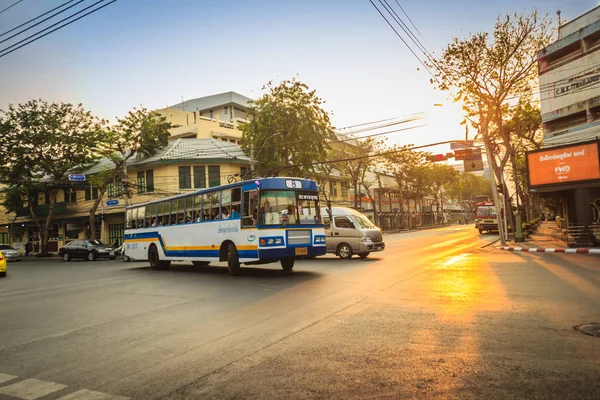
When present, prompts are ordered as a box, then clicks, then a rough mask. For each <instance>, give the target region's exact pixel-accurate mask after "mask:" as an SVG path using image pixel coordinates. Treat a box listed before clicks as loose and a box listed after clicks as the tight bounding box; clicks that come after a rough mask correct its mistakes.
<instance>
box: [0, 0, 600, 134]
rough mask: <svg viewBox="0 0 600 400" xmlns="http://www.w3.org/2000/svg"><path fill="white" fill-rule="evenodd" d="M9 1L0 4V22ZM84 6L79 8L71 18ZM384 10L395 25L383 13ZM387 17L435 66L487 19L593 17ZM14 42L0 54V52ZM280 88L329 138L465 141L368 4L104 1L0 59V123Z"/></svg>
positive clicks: (442, 9)
mask: <svg viewBox="0 0 600 400" xmlns="http://www.w3.org/2000/svg"><path fill="white" fill-rule="evenodd" d="M16 1H17V0H0V10H2V9H4V8H5V7H8V6H10V5H11V4H14V3H15V2H16ZM65 1H66V0H22V1H21V2H19V3H18V4H16V5H15V6H14V7H12V8H10V9H8V10H6V11H4V12H2V13H0V33H3V32H5V31H7V30H9V29H12V28H14V27H15V26H17V25H19V24H21V23H23V22H25V21H27V20H29V19H31V18H33V17H36V16H38V15H40V14H42V13H44V12H46V11H48V10H50V9H52V8H54V7H56V6H58V5H60V4H62V3H64V2H65ZM95 1H97V0H83V2H82V3H81V4H79V5H78V6H76V7H74V8H73V9H72V10H80V9H82V8H83V7H85V6H88V5H91V4H93V3H94V2H95ZM373 1H374V2H375V3H376V4H378V5H379V3H378V1H377V0H373ZM388 3H390V4H391V5H393V6H394V7H395V9H396V10H397V12H398V13H399V14H400V9H399V8H398V5H397V4H396V2H395V0H391V1H390V0H388ZM398 3H399V4H400V5H401V6H402V7H403V8H404V10H405V11H406V13H407V14H408V16H409V17H410V18H411V20H412V21H413V22H414V24H415V25H416V27H417V28H418V30H419V31H420V33H421V34H422V35H423V37H424V42H425V43H426V44H427V46H428V47H429V48H430V49H431V50H432V51H433V53H434V55H440V54H441V52H442V50H443V49H444V48H445V47H446V46H447V44H448V43H449V42H450V41H451V40H452V38H453V37H458V38H464V37H468V35H469V33H474V32H478V31H491V30H492V28H493V24H494V22H495V20H496V18H497V16H498V14H506V13H511V14H512V13H514V12H530V11H532V10H533V8H536V9H538V11H539V12H540V13H541V14H546V13H548V14H550V15H551V16H552V17H553V18H556V11H557V10H561V18H562V19H563V20H570V19H573V18H575V17H577V16H578V15H580V14H582V13H584V12H586V11H588V10H589V9H591V8H593V7H595V6H596V5H598V1H597V0H594V1H592V0H562V1H557V0H544V1H542V0H506V1H480V0H463V1H454V0H436V1H427V0H424V1H405V0H404V1H403V0H398ZM63 15H67V13H65V14H63ZM400 15H402V16H403V14H400ZM55 21H57V20H56V19H54V20H52V22H55ZM407 22H408V21H407ZM47 24H48V23H46V24H45V25H40V27H42V26H43V27H45V26H47ZM35 31H36V29H32V30H31V31H28V32H26V33H27V34H30V33H33V32H35ZM401 33H402V32H401ZM8 36H10V34H9V35H3V36H0V40H5V39H6V38H7V37H8ZM24 36H25V35H22V36H19V37H18V38H15V39H11V40H9V41H6V42H5V43H0V49H3V48H4V47H5V46H8V45H11V44H13V43H15V40H16V39H20V38H22V37H23V38H24ZM405 40H407V41H408V39H406V37H405ZM409 43H410V42H409ZM415 51H416V50H415ZM0 54H1V52H0ZM291 77H297V78H298V79H299V80H301V81H303V82H305V83H307V84H308V85H309V86H310V87H311V88H312V89H316V91H317V94H318V95H319V96H320V97H321V98H322V99H323V100H325V102H326V103H325V105H324V108H325V109H326V110H327V111H329V112H330V113H331V119H332V122H333V125H334V126H336V127H346V126H351V125H356V124H362V123H365V122H370V121H376V120H381V119H386V118H391V117H401V116H407V115H410V114H414V113H419V112H425V113H426V117H425V118H424V119H423V121H422V122H419V124H424V125H426V126H425V127H422V128H418V129H414V130H409V131H404V132H397V133H394V134H390V135H388V143H391V144H393V143H398V144H416V145H423V144H427V143H434V142H439V141H443V140H453V139H463V138H464V136H465V131H464V127H463V126H460V124H459V123H460V121H461V120H462V119H463V117H462V115H461V111H460V107H458V106H457V105H456V104H453V103H452V102H451V101H450V100H449V99H448V95H447V94H446V93H443V92H440V91H437V90H435V89H434V88H433V86H432V85H431V83H430V82H429V79H430V77H431V76H430V75H429V73H428V72H426V71H425V70H424V68H423V67H422V66H421V65H420V64H419V61H418V60H417V59H416V58H415V57H414V56H413V55H412V54H411V53H410V51H409V50H408V49H407V48H406V46H405V45H404V44H403V43H402V41H401V40H400V39H399V38H398V36H396V34H395V33H394V32H393V31H392V29H391V28H390V27H389V26H388V25H387V23H386V22H385V21H384V20H383V19H382V17H381V16H380V15H379V14H378V12H377V10H375V8H374V7H373V5H372V4H371V3H370V2H369V0H285V1H282V0H224V1H219V2H215V1H202V0H117V1H116V2H114V3H112V4H110V5H108V6H107V7H105V8H103V9H102V10H100V11H98V12H96V13H94V14H91V15H89V16H87V17H85V18H83V19H81V20H79V21H77V22H75V23H73V24H71V25H69V26H67V27H65V28H63V29H61V30H58V31H56V32H53V33H51V34H49V35H48V36H46V37H44V38H42V39H40V40H38V41H36V42H34V43H32V44H30V45H27V46H25V47H23V48H22V49H19V50H17V51H15V52H13V53H11V54H8V55H6V56H3V57H0V109H6V108H7V107H8V105H9V104H17V103H23V102H26V101H28V100H30V99H40V98H41V99H44V100H47V101H64V102H70V103H82V104H83V105H84V107H85V108H86V109H88V110H90V111H91V112H92V113H94V114H95V115H98V116H99V117H103V118H107V119H114V118H116V117H120V116H123V115H125V114H126V113H127V111H129V110H130V109H132V108H133V107H140V106H144V107H147V108H149V109H157V108H163V107H165V106H167V105H172V104H175V103H178V102H180V101H181V100H182V99H184V100H187V99H192V98H196V97H202V96H207V95H211V94H216V93H222V92H227V91H235V92H238V93H240V94H243V95H245V96H248V97H252V98H257V97H259V96H260V95H261V94H262V93H263V92H262V91H261V88H262V87H263V85H264V84H265V83H266V82H268V81H271V80H272V81H274V82H278V81H280V80H283V79H287V78H291ZM434 104H441V105H442V106H434Z"/></svg>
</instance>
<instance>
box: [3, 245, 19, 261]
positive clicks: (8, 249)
mask: <svg viewBox="0 0 600 400" xmlns="http://www.w3.org/2000/svg"><path fill="white" fill-rule="evenodd" d="M0 253H2V254H3V255H4V258H5V259H6V261H21V252H20V251H19V250H17V249H15V248H14V247H12V246H11V245H10V244H0Z"/></svg>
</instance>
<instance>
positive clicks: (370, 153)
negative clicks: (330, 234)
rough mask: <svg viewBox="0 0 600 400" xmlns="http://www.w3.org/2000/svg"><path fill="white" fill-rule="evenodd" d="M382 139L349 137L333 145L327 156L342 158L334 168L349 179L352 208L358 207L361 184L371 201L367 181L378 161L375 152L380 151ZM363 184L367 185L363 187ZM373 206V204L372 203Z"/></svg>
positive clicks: (369, 184) (369, 183) (369, 185)
mask: <svg viewBox="0 0 600 400" xmlns="http://www.w3.org/2000/svg"><path fill="white" fill-rule="evenodd" d="M383 143H384V141H383V140H382V139H378V138H373V137H369V138H365V139H361V138H356V139H352V138H350V137H348V138H345V139H343V140H342V141H340V142H338V143H336V144H334V145H333V147H334V150H333V151H332V152H330V155H329V157H330V158H333V159H337V160H342V161H340V162H339V163H336V168H337V169H338V170H340V171H341V172H342V175H343V176H344V177H345V178H347V179H348V180H349V181H350V185H352V189H353V190H354V208H355V209H359V208H360V199H361V198H362V196H361V192H362V190H361V186H362V187H364V188H365V189H366V190H367V192H368V197H369V199H370V200H371V201H372V202H373V199H372V196H371V193H370V192H369V190H370V187H371V184H372V183H371V182H370V181H369V180H370V178H371V176H370V174H369V172H371V173H372V170H373V168H374V166H375V165H376V164H377V162H378V159H379V158H378V156H377V154H379V153H380V151H381V149H382V147H383ZM365 185H367V186H366V187H365ZM374 207H375V205H374Z"/></svg>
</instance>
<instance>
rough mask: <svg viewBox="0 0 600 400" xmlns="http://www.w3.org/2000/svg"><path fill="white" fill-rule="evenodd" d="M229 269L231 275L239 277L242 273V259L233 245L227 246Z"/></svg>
mask: <svg viewBox="0 0 600 400" xmlns="http://www.w3.org/2000/svg"><path fill="white" fill-rule="evenodd" d="M227 269H228V270H229V275H237V274H238V273H239V272H240V257H239V256H238V251H237V248H236V247H235V244H233V243H229V244H228V245H227Z"/></svg>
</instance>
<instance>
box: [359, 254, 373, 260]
mask: <svg viewBox="0 0 600 400" xmlns="http://www.w3.org/2000/svg"><path fill="white" fill-rule="evenodd" d="M369 254H371V253H361V254H359V255H358V256H359V257H360V258H362V259H363V260H364V259H365V258H367V257H369Z"/></svg>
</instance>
